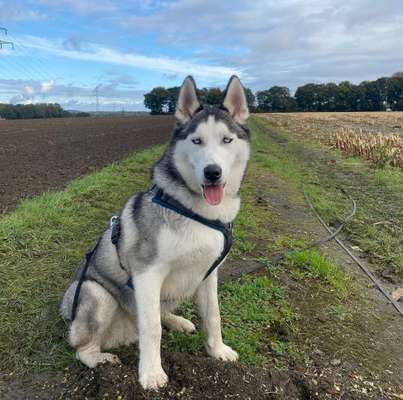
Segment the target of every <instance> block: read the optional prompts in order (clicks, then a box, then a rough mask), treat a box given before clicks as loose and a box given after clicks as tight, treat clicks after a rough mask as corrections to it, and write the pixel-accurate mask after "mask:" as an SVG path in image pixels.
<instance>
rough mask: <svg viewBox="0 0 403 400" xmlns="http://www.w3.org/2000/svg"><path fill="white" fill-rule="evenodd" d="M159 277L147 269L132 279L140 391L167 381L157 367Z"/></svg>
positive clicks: (158, 351)
mask: <svg viewBox="0 0 403 400" xmlns="http://www.w3.org/2000/svg"><path fill="white" fill-rule="evenodd" d="M162 281H163V277H162V276H161V273H159V272H158V271H155V270H152V269H151V268H150V269H149V270H147V271H145V272H142V273H141V274H139V275H136V276H135V279H134V282H135V284H134V287H135V296H136V305H137V321H138V322H137V323H138V331H139V348H140V362H139V382H140V384H141V386H143V388H144V389H158V388H159V387H162V386H164V385H165V384H166V383H167V381H168V377H167V375H166V373H165V372H164V370H163V369H162V366H161V330H162V329H161V310H160V308H161V305H160V297H161V286H162Z"/></svg>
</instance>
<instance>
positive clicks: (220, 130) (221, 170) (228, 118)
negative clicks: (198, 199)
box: [172, 76, 250, 205]
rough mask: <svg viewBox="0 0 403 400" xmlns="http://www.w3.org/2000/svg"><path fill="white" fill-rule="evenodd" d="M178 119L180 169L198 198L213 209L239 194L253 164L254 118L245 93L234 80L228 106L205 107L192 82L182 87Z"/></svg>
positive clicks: (177, 160) (177, 162) (176, 154)
mask: <svg viewBox="0 0 403 400" xmlns="http://www.w3.org/2000/svg"><path fill="white" fill-rule="evenodd" d="M175 117H176V121H177V126H176V128H175V131H174V136H173V140H174V143H175V146H174V149H173V153H172V157H173V162H174V165H175V168H176V169H177V171H178V172H179V174H180V175H181V177H182V178H183V180H184V181H185V183H186V185H187V186H188V187H189V188H190V189H191V190H192V192H194V193H199V194H200V195H201V196H204V198H205V200H206V201H207V202H208V203H209V204H210V205H218V204H220V203H221V201H222V200H223V198H224V196H225V195H226V194H227V195H236V194H237V193H238V191H239V187H240V184H241V182H242V178H243V176H244V173H245V169H246V165H247V162H248V160H249V153H250V150H249V130H248V128H247V127H246V125H245V124H246V121H247V119H248V117H249V110H248V105H247V101H246V97H245V92H244V89H243V87H242V84H241V82H240V80H239V79H238V77H236V76H233V77H232V78H231V79H230V80H229V82H228V85H227V88H226V90H225V96H224V100H223V102H222V104H217V105H201V104H200V102H199V100H198V98H197V90H196V85H195V82H194V80H193V78H192V77H190V76H189V77H187V78H186V79H185V81H184V82H183V84H182V87H181V90H180V93H179V98H178V103H177V107H176V112H175Z"/></svg>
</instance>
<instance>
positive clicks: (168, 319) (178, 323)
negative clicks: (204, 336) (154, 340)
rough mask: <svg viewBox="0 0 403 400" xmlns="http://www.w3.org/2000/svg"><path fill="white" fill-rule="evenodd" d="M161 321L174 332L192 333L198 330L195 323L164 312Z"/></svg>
mask: <svg viewBox="0 0 403 400" xmlns="http://www.w3.org/2000/svg"><path fill="white" fill-rule="evenodd" d="M161 320H162V323H163V324H164V325H165V326H166V327H167V328H168V329H171V330H174V331H178V332H186V333H192V332H194V331H195V330H196V327H195V325H194V324H193V322H191V321H189V320H188V319H186V318H183V317H180V316H179V315H175V314H172V313H170V312H164V313H163V314H162V315H161Z"/></svg>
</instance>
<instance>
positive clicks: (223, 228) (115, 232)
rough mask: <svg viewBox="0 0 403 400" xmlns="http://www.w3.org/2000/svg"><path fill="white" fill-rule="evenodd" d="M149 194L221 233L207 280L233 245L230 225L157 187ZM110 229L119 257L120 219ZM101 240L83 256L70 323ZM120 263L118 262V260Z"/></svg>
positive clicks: (161, 203) (115, 218) (206, 276)
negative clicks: (218, 246) (186, 204)
mask: <svg viewBox="0 0 403 400" xmlns="http://www.w3.org/2000/svg"><path fill="white" fill-rule="evenodd" d="M150 192H152V193H155V194H154V197H153V198H152V202H153V203H156V204H158V205H160V206H161V207H165V208H168V209H169V210H171V211H174V212H176V213H178V214H180V215H183V216H184V217H186V218H189V219H192V220H193V221H196V222H199V223H200V224H203V225H205V226H208V227H209V228H211V229H215V230H216V231H219V232H221V233H222V235H223V237H224V247H223V250H222V252H221V254H220V255H219V256H218V258H217V259H216V260H215V261H214V263H213V265H212V266H211V267H210V268H209V270H208V271H207V272H206V274H205V275H204V278H203V280H205V279H207V278H208V277H209V276H210V274H211V273H212V272H213V271H214V270H215V269H216V268H217V267H218V266H219V265H220V264H221V263H222V262H223V260H224V258H225V257H226V256H227V255H228V253H229V251H230V249H231V247H232V243H233V240H234V239H233V234H232V226H233V225H232V223H223V222H221V221H220V220H211V219H208V218H204V217H202V216H201V215H199V214H196V213H195V212H193V211H192V210H190V209H189V208H186V207H185V206H184V205H183V204H181V203H179V201H177V200H175V199H174V198H172V197H171V196H169V195H168V194H166V193H164V192H163V190H162V189H161V188H158V187H157V186H154V187H153V188H152V189H151V190H150ZM110 228H111V242H112V243H113V244H114V245H115V247H116V250H117V254H118V257H119V251H118V244H119V237H120V217H119V216H117V215H114V216H112V218H111V219H110ZM101 239H102V236H101V237H100V238H99V239H98V241H97V243H96V245H95V246H94V248H93V249H92V250H91V251H89V252H88V253H87V255H86V256H85V264H84V267H83V268H82V269H81V272H80V276H79V278H78V283H77V287H76V291H75V293H74V299H73V305H72V311H71V322H73V321H74V319H75V318H76V313H77V306H78V300H79V296H80V291H81V286H82V284H83V282H84V281H85V276H86V273H87V270H88V267H89V265H90V262H91V260H92V256H93V255H94V253H95V252H96V250H97V248H98V246H99V243H100V241H101ZM119 262H120V260H119ZM120 266H121V268H122V269H124V268H123V266H122V264H121V263H120ZM127 286H129V287H130V288H131V289H133V282H132V280H131V278H129V280H128V281H127Z"/></svg>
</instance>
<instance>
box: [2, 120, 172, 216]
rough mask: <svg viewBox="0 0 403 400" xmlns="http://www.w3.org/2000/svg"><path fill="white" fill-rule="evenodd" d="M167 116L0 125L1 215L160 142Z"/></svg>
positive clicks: (166, 135)
mask: <svg viewBox="0 0 403 400" xmlns="http://www.w3.org/2000/svg"><path fill="white" fill-rule="evenodd" d="M172 127H173V118H172V117H171V116H145V117H127V118H126V117H125V118H116V117H108V118H60V119H38V120H15V121H11V120H10V121H0V213H2V212H3V213H4V212H7V211H11V210H13V209H14V208H15V206H16V205H17V204H18V202H19V201H20V200H21V199H23V198H27V197H32V196H35V195H38V194H41V193H43V192H45V191H47V190H54V189H59V188H62V187H63V186H64V185H65V184H66V183H68V182H69V181H71V180H72V179H74V178H76V177H78V176H81V175H84V174H87V173H89V172H90V171H93V170H94V169H98V168H102V167H104V166H105V165H107V164H110V163H113V162H116V161H119V160H122V159H124V158H125V157H126V156H127V155H128V154H130V153H132V152H133V151H136V150H142V149H145V148H148V147H151V146H154V145H156V144H160V143H163V142H165V141H166V140H167V139H168V138H169V135H170V133H171V131H172Z"/></svg>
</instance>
